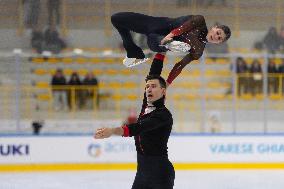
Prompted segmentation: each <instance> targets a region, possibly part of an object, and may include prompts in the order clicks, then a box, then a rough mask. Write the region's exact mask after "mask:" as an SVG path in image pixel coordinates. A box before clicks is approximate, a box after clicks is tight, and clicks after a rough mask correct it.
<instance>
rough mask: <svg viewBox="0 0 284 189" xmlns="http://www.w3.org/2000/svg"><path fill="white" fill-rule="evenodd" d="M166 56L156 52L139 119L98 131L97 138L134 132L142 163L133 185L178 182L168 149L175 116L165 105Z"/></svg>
mask: <svg viewBox="0 0 284 189" xmlns="http://www.w3.org/2000/svg"><path fill="white" fill-rule="evenodd" d="M163 60H164V55H163V54H156V56H155V58H154V60H153V62H152V65H151V68H150V72H149V75H148V76H147V77H146V87H145V93H144V99H143V105H142V109H141V113H140V115H139V118H138V120H137V123H132V124H127V125H123V126H122V127H116V128H100V129H98V130H97V131H96V133H95V139H103V138H108V137H110V136H112V135H120V136H124V137H132V136H134V138H135V145H136V151H137V163H138V167H137V172H136V176H135V180H134V183H133V185H132V189H146V188H147V189H172V188H173V185H174V179H175V171H174V168H173V165H172V164H171V162H170V161H169V159H168V150H167V149H168V147H167V143H168V139H169V136H170V133H171V130H172V125H173V118H172V114H171V113H170V111H169V110H168V109H167V108H166V107H165V95H166V81H165V80H164V79H163V78H162V77H161V76H160V74H161V71H162V68H163Z"/></svg>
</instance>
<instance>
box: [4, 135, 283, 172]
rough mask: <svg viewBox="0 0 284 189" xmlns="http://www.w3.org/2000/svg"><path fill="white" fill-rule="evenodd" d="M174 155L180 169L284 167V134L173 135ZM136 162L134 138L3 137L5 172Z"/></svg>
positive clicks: (125, 165) (119, 165)
mask: <svg viewBox="0 0 284 189" xmlns="http://www.w3.org/2000/svg"><path fill="white" fill-rule="evenodd" d="M169 158H170V160H171V161H172V162H174V164H175V166H176V168H178V169H191V168H196V169H198V167H199V168H200V169H204V168H206V166H207V168H210V167H211V168H226V167H227V168H230V167H231V168H234V165H239V166H241V168H282V169H284V137H283V136H280V135H279V136H277V135H275V136H268V135H260V136H254V135H242V136H235V135H219V136H213V135H208V136H202V135H199V136H198V135H182V136H178V135H177V136H176V135H174V136H171V137H170V140H169ZM135 162H136V151H135V146H134V140H133V138H124V137H113V138H109V139H104V140H95V139H93V137H92V136H17V137H8V136H4V137H1V139H0V171H1V170H3V171H5V170H17V167H19V166H28V165H38V166H40V165H50V166H51V165H72V166H76V165H78V166H79V165H81V166H82V165H84V166H86V165H92V166H89V168H90V169H91V168H94V169H96V166H95V165H100V169H104V168H106V169H108V168H107V165H108V164H109V165H113V166H114V167H116V168H115V169H129V167H131V169H133V168H135ZM102 165H104V166H102ZM129 165H130V166H129ZM84 166H83V167H84ZM9 167H10V168H9ZM11 167H12V168H11ZM61 168H62V169H64V166H63V167H61ZM26 169H28V168H27V167H26ZM67 169H68V168H67ZM78 169H80V168H78ZM110 169H111V168H110Z"/></svg>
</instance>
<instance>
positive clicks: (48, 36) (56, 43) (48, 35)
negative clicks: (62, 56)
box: [44, 25, 66, 54]
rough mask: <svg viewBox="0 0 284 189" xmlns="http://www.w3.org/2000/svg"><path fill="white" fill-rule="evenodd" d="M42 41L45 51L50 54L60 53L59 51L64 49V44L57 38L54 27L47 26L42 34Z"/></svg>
mask: <svg viewBox="0 0 284 189" xmlns="http://www.w3.org/2000/svg"><path fill="white" fill-rule="evenodd" d="M44 40H45V46H46V50H48V51H51V52H52V53H55V54H57V53H60V51H61V50H62V49H64V48H66V43H65V42H64V41H63V40H62V39H61V38H60V37H59V33H58V31H57V29H56V27H55V25H51V26H49V27H48V28H47V29H46V30H45V32H44Z"/></svg>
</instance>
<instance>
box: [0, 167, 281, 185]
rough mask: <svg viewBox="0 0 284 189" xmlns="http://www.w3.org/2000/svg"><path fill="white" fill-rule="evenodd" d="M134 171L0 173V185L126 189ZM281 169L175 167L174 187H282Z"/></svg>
mask: <svg viewBox="0 0 284 189" xmlns="http://www.w3.org/2000/svg"><path fill="white" fill-rule="evenodd" d="M134 176H135V172H134V171H61V172H15V173H3V172H2V173H1V174H0V189H112V188H113V189H128V188H129V189H130V188H131V185H132V182H133V179H134ZM283 178H284V170H194V171H176V180H175V187H174V188H175V189H190V188H192V189H270V188H273V189H283V188H284V179H283Z"/></svg>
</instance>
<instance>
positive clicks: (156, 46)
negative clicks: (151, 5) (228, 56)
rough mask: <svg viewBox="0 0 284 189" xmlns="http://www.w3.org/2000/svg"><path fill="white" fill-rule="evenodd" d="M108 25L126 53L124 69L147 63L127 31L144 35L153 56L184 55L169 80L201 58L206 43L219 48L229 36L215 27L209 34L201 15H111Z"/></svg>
mask: <svg viewBox="0 0 284 189" xmlns="http://www.w3.org/2000/svg"><path fill="white" fill-rule="evenodd" d="M111 22H112V24H113V26H114V27H115V28H116V29H117V30H118V32H119V34H120V35H121V38H122V41H123V46H124V48H125V50H126V52H127V55H126V58H125V59H124V60H123V64H124V65H125V66H127V67H132V66H135V65H137V64H141V63H143V62H146V61H147V60H148V59H147V58H145V55H144V53H143V51H142V49H141V48H140V47H138V46H137V45H136V44H135V43H134V42H133V39H132V36H131V34H130V31H133V32H136V33H141V34H145V35H146V36H147V43H148V46H149V48H150V49H151V50H152V51H154V52H166V51H168V50H171V49H179V48H180V49H181V51H183V52H186V53H187V55H186V56H185V57H184V58H183V59H182V60H181V61H180V62H178V63H176V64H175V66H174V68H173V69H172V71H171V72H170V76H169V78H170V80H173V79H174V78H175V77H177V75H179V73H180V72H181V70H182V69H183V68H184V67H185V66H186V65H187V64H188V63H190V62H191V61H193V60H198V59H199V58H200V57H201V56H202V54H203V51H204V48H205V45H206V43H215V44H219V43H222V42H225V41H227V40H228V39H229V38H230V36H231V31H230V28H229V27H228V26H225V25H215V26H213V27H211V28H210V29H209V31H208V29H207V26H206V22H205V18H204V17H203V16H202V15H188V16H181V17H178V18H168V17H153V16H148V15H144V14H140V13H134V12H120V13H116V14H113V15H112V17H111ZM170 80H169V81H170Z"/></svg>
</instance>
